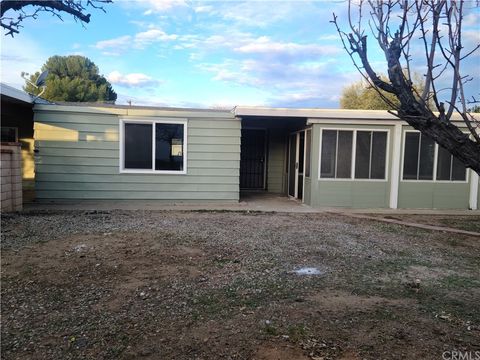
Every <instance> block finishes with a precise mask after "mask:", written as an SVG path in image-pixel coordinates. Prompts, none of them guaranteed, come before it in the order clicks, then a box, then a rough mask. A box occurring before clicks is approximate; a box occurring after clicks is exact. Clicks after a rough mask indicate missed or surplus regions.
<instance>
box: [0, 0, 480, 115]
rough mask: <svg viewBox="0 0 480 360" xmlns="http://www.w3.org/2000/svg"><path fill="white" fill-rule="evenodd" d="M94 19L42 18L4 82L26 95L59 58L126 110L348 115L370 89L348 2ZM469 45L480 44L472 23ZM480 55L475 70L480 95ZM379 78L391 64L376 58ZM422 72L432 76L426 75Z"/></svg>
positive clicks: (168, 0) (260, 4)
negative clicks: (350, 52)
mask: <svg viewBox="0 0 480 360" xmlns="http://www.w3.org/2000/svg"><path fill="white" fill-rule="evenodd" d="M105 9H106V11H107V13H106V14H104V13H102V12H101V11H97V10H94V9H91V10H90V12H91V14H92V17H91V22H90V23H89V24H87V25H86V26H85V28H83V27H82V26H81V25H80V24H79V23H77V22H75V21H74V20H73V18H71V17H68V16H67V15H65V16H63V20H64V21H63V22H62V21H60V20H59V19H57V18H55V17H52V16H50V15H49V14H41V15H40V16H39V18H38V19H37V20H31V19H28V20H26V21H25V22H24V28H23V29H21V33H20V34H19V35H16V36H15V37H14V38H13V39H12V38H10V37H5V36H3V38H2V50H1V51H2V69H1V70H2V74H1V75H2V82H5V83H7V84H10V85H13V86H15V87H21V86H22V84H23V80H22V78H21V77H20V72H21V71H26V72H30V73H31V72H35V71H36V70H39V68H40V67H41V65H42V64H43V63H44V62H45V60H46V59H47V58H48V57H49V56H52V55H70V54H80V55H84V56H87V57H88V58H90V59H91V60H92V61H94V62H95V63H96V64H97V65H98V67H99V69H100V72H101V73H102V74H103V75H105V76H106V77H107V78H108V79H109V81H110V82H111V83H112V85H113V87H114V89H115V91H116V92H117V94H118V95H119V96H118V100H117V104H126V102H127V101H128V100H131V101H132V103H133V104H134V105H160V106H180V107H221V108H230V107H232V106H235V105H258V106H280V107H320V108H338V106H339V104H338V100H339V97H340V94H341V91H342V88H343V87H344V86H346V85H348V84H350V83H351V82H353V81H356V80H358V79H360V76H359V74H358V73H357V71H356V70H355V68H354V67H353V66H352V64H351V60H350V58H349V57H348V56H347V54H346V53H345V51H344V50H343V49H342V47H341V43H340V41H339V39H338V36H337V35H336V32H335V29H334V27H333V25H332V24H331V23H330V22H329V21H330V20H331V18H332V13H333V12H335V13H336V14H338V15H339V16H340V18H341V19H345V15H346V10H347V8H346V2H345V1H275V2H273V1H187V0H162V1H159V0H158V1H156V0H143V1H122V0H117V1H115V2H114V3H113V4H109V5H106V7H105ZM467 20H468V21H467V22H466V27H465V31H466V34H467V35H466V37H465V38H466V45H467V46H468V45H472V44H474V43H478V42H479V41H480V35H479V34H480V28H479V15H478V11H477V12H476V13H472V14H469V17H468V19H467ZM478 53H479V52H478V51H477V53H476V54H475V56H474V57H472V58H471V59H470V60H469V62H468V63H466V64H465V70H466V73H468V74H469V75H472V76H475V77H476V79H475V81H473V82H470V83H469V85H468V87H467V93H468V94H469V95H470V96H471V95H475V96H478V94H479V93H480V89H479V88H480V86H479V84H480V83H479V78H480V60H479V59H480V57H479V54H478ZM370 57H371V59H372V61H373V63H374V65H376V66H377V69H378V72H380V73H381V72H383V73H385V62H384V61H383V58H382V57H381V56H380V54H378V53H376V52H375V51H374V50H373V49H372V52H371V53H370ZM418 71H419V72H421V71H422V69H421V68H418Z"/></svg>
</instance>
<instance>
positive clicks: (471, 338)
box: [1, 211, 480, 360]
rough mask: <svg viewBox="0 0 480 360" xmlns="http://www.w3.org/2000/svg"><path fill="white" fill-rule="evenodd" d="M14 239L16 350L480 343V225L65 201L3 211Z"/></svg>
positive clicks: (117, 352) (5, 268)
mask: <svg viewBox="0 0 480 360" xmlns="http://www.w3.org/2000/svg"><path fill="white" fill-rule="evenodd" d="M469 220H471V221H474V222H476V223H477V224H478V223H480V218H479V217H470V218H469ZM2 248H3V250H2V275H1V276H2V279H1V280H2V284H1V285H2V290H1V292H2V294H1V295H2V298H1V311H2V314H1V315H2V316H1V318H2V328H1V346H2V349H1V350H2V358H4V359H139V358H140V359H264V360H273V359H292V360H300V359H314V360H320V359H441V358H442V353H443V352H444V351H452V350H458V351H469V352H475V351H480V305H479V304H480V238H478V237H477V238H475V237H468V236H463V235H452V234H444V233H440V232H431V231H426V230H420V229H415V228H409V227H403V226H398V225H391V224H386V223H380V222H376V221H368V220H359V219H353V218H348V217H342V216H339V215H325V214H280V213H255V212H253V213H252V212H251V213H234V212H158V211H157V212H156V211H145V212H140V211H136V212H133V211H132V212H128V211H113V212H84V211H82V212H80V211H79V212H67V211H62V212H56V213H53V212H37V213H26V214H23V215H4V216H2ZM304 267H312V268H315V269H316V271H317V272H318V273H317V274H315V275H313V274H308V273H309V271H307V274H306V275H298V274H297V273H295V270H299V269H301V268H304Z"/></svg>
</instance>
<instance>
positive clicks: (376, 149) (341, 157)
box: [320, 130, 387, 180]
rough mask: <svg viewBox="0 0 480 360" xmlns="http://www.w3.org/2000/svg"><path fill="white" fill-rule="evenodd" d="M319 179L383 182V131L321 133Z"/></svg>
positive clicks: (385, 157)
mask: <svg viewBox="0 0 480 360" xmlns="http://www.w3.org/2000/svg"><path fill="white" fill-rule="evenodd" d="M320 159H321V160H320V178H327V179H328V178H334V179H376V180H384V179H385V178H386V176H385V175H386V159H387V131H363V130H323V131H322V146H321V154H320Z"/></svg>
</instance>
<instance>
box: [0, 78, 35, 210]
mask: <svg viewBox="0 0 480 360" xmlns="http://www.w3.org/2000/svg"><path fill="white" fill-rule="evenodd" d="M0 90H1V142H2V144H3V147H4V148H5V147H6V146H7V145H6V144H7V143H8V144H14V143H19V144H20V146H21V158H22V161H21V169H22V170H21V173H22V184H23V186H22V188H23V199H24V200H27V201H28V200H33V198H34V185H35V173H34V159H33V104H34V102H33V100H34V98H33V97H32V96H31V95H29V94H27V93H26V92H24V91H22V90H18V89H15V88H13V87H11V86H9V85H6V84H1V85H0ZM10 146H11V145H10Z"/></svg>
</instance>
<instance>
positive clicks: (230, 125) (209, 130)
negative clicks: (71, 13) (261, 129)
mask: <svg viewBox="0 0 480 360" xmlns="http://www.w3.org/2000/svg"><path fill="white" fill-rule="evenodd" d="M52 109H53V110H50V109H46V110H45V107H41V110H37V111H36V114H35V139H36V141H35V146H36V148H37V150H38V153H37V154H36V156H35V166H36V184H35V186H36V198H37V199H38V200H40V201H41V200H45V201H47V200H48V201H68V200H77V199H82V200H135V199H137V200H158V201H166V202H170V203H175V202H187V203H188V202H189V201H193V202H195V201H220V202H222V201H225V202H231V201H238V197H239V167H240V127H241V125H240V121H239V120H238V119H235V118H234V117H233V115H231V114H230V113H228V112H225V113H223V116H222V117H220V116H219V115H220V114H219V113H218V112H215V113H212V114H210V113H206V112H199V113H195V112H192V111H188V112H183V111H181V110H178V111H176V112H175V113H171V114H169V116H170V118H171V116H173V114H175V115H176V117H178V118H182V119H187V124H188V131H187V133H188V139H187V152H186V153H187V174H186V175H181V174H179V175H171V174H125V173H123V174H121V173H120V171H119V155H120V154H119V140H118V137H119V124H120V122H119V118H120V117H122V116H123V115H120V116H119V115H116V114H105V113H100V112H98V113H91V112H88V113H87V112H71V111H69V108H68V107H61V108H59V107H54V108H52ZM209 115H212V117H211V118H210V117H209ZM138 117H141V118H149V119H152V120H155V121H162V117H161V116H149V113H148V111H146V112H144V113H142V114H141V115H139V116H138ZM131 118H132V119H134V118H135V117H134V116H132V117H131ZM170 118H167V119H170Z"/></svg>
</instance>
